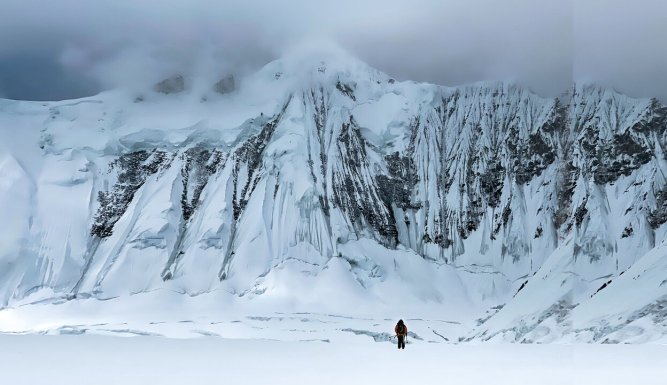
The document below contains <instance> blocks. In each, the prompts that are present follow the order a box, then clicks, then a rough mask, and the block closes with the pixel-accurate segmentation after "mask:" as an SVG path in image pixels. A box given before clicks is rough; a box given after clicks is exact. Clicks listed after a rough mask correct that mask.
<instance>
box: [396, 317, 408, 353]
mask: <svg viewBox="0 0 667 385" xmlns="http://www.w3.org/2000/svg"><path fill="white" fill-rule="evenodd" d="M394 331H395V332H396V336H397V337H398V348H399V349H405V337H406V336H407V335H408V327H407V326H406V325H405V323H403V320H402V319H400V320H398V323H397V324H396V326H395V327H394Z"/></svg>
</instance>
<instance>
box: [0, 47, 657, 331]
mask: <svg viewBox="0 0 667 385" xmlns="http://www.w3.org/2000/svg"><path fill="white" fill-rule="evenodd" d="M230 79H232V80H230ZM218 80H219V79H208V80H207V79H203V80H202V79H190V78H188V77H183V76H175V77H173V78H171V79H168V80H167V81H165V82H161V83H159V84H158V85H157V86H156V88H155V89H153V90H145V91H144V92H136V91H132V92H129V91H123V90H113V91H107V92H104V93H101V94H99V95H97V96H94V97H89V98H83V99H80V100H71V101H62V102H44V103H37V102H19V101H10V100H0V137H1V138H2V139H3V140H2V141H0V142H1V143H0V181H1V182H0V221H2V228H3V229H6V230H5V231H3V232H2V234H0V305H1V306H3V307H5V308H6V309H5V310H0V315H2V314H3V313H4V314H5V317H4V318H3V317H1V316H0V321H1V322H0V330H2V331H26V330H32V331H37V330H43V329H39V328H37V329H35V328H34V327H32V326H31V327H26V328H24V329H20V328H19V329H17V328H14V327H13V326H12V324H9V323H5V321H2V320H3V319H5V320H6V319H8V318H13V319H15V318H16V317H19V318H21V317H24V318H25V317H29V315H30V314H40V313H41V312H40V311H33V310H30V308H31V307H32V306H48V304H50V303H62V302H63V301H65V302H67V301H70V302H72V303H73V305H72V306H71V307H70V309H71V311H72V312H73V313H72V314H73V316H74V317H76V315H77V314H79V313H78V312H79V311H81V309H82V308H86V306H87V305H85V304H83V302H82V301H86V300H88V299H91V300H93V301H96V302H98V303H99V304H104V303H105V302H106V301H108V300H112V299H118V300H120V301H121V302H123V301H130V298H131V297H133V296H136V295H140V297H142V298H151V297H149V296H147V294H149V293H154V292H163V293H166V294H165V295H164V298H169V301H173V302H179V301H186V302H188V301H195V302H196V300H195V299H196V298H198V297H201V296H203V297H206V298H209V297H210V296H211V295H213V296H214V297H215V298H216V299H215V301H212V302H207V301H204V302H206V303H207V306H218V304H219V306H225V305H229V306H231V307H243V306H246V305H247V306H250V305H248V304H255V305H252V306H258V304H261V306H269V307H270V308H271V309H274V310H279V307H280V306H284V307H286V308H289V309H291V310H293V311H312V310H313V309H318V310H323V309H326V310H327V311H330V312H332V313H336V314H358V313H363V312H369V313H370V312H377V314H381V315H382V316H384V315H387V316H389V315H392V316H393V311H394V309H395V307H396V304H397V303H400V304H401V309H402V311H404V312H406V313H407V312H411V313H413V314H418V315H425V316H428V317H430V318H440V319H451V320H454V321H456V322H459V323H461V324H462V325H466V330H465V331H457V332H456V333H457V337H458V338H457V339H461V340H470V339H481V340H503V341H524V342H550V341H570V340H576V341H610V342H622V341H626V342H644V341H657V340H660V339H661V338H663V336H664V334H665V330H666V325H667V318H666V314H665V306H666V305H665V300H666V298H667V297H666V296H667V284H664V282H662V280H661V279H660V277H662V276H667V270H666V268H667V266H666V265H665V264H664V263H663V262H661V261H663V260H665V248H664V246H661V245H662V244H663V243H664V241H665V231H666V230H665V229H667V227H666V226H665V225H664V223H665V222H667V184H666V179H665V171H666V170H667V158H666V153H665V146H666V145H667V108H666V107H664V106H662V105H660V103H658V102H657V101H656V100H639V99H632V98H628V97H626V96H623V95H620V94H618V93H616V92H614V91H612V90H606V89H602V88H600V87H597V86H594V85H574V86H573V87H572V89H571V90H570V91H569V92H568V93H567V94H565V95H563V96H561V97H559V98H555V99H547V98H542V97H539V96H537V95H535V94H533V93H531V92H530V91H529V90H526V89H524V88H522V87H520V86H517V85H513V84H506V83H500V82H496V83H493V82H490V83H489V82H487V83H477V84H472V85H468V86H463V87H457V88H448V87H441V86H436V85H431V84H423V83H414V82H398V81H396V80H394V79H392V78H390V77H389V76H387V75H386V74H383V73H381V72H379V71H377V70H374V69H372V68H370V67H368V66H367V65H366V64H364V63H362V62H360V61H358V60H356V59H355V58H352V57H350V56H349V55H347V54H345V53H342V52H299V53H296V54H292V55H290V56H287V57H284V58H282V59H279V60H276V61H274V62H271V63H269V64H267V65H266V66H265V67H264V68H262V69H261V70H259V71H258V72H257V73H254V74H251V75H248V76H245V77H243V78H238V79H236V78H233V77H229V74H225V75H224V77H223V78H222V80H220V81H218ZM207 82H208V84H210V88H206V87H203V86H202V84H207ZM648 271H650V272H652V273H651V274H649V273H647V272H648ZM628 277H630V278H628ZM609 281H611V282H609ZM658 281H660V282H658ZM603 286H604V287H603ZM169 293H179V294H178V297H177V298H178V299H174V298H173V297H172V296H171V294H169ZM618 296H621V298H623V299H622V301H620V302H618V301H617V297H618ZM169 301H166V302H161V301H158V304H159V306H149V307H150V308H152V309H153V310H154V311H155V312H158V313H159V312H160V311H161V310H160V306H166V307H170V306H172V304H171V303H172V302H169ZM218 301H219V302H218ZM130 302H132V301H130ZM139 302H140V303H144V304H150V301H139ZM240 303H242V304H240ZM29 304H32V305H30V306H27V305H29ZM612 304H613V305H612ZM619 304H622V306H621V307H620V308H618V306H619ZM176 305H177V304H176ZM176 305H173V306H175V307H177V308H178V307H179V306H176ZM197 306H199V305H197ZM610 306H612V307H614V308H615V310H611V309H610ZM360 309H365V310H360ZM291 310H290V311H291ZM184 311H185V310H184ZM8 314H11V317H9V316H8ZM619 317H620V318H619ZM22 322H23V323H27V324H32V323H31V322H30V320H26V319H24V321H22ZM33 323H34V322H33ZM52 326H53V327H54V328H56V329H57V327H61V326H66V324H61V325H59V326H55V325H52Z"/></svg>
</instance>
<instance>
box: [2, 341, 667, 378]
mask: <svg viewBox="0 0 667 385" xmlns="http://www.w3.org/2000/svg"><path fill="white" fill-rule="evenodd" d="M666 375H667V346H665V345H561V344H549V345H534V344H530V345H526V344H512V345H509V344H464V345H456V344H429V343H424V342H414V343H410V344H408V346H407V348H406V349H405V350H401V351H399V350H397V349H396V348H395V347H394V345H393V344H390V343H389V342H382V343H375V342H373V340H372V339H370V338H368V337H363V336H359V337H356V338H354V339H351V340H350V341H347V342H345V343H326V342H295V341H291V342H290V341H272V340H240V339H223V338H216V337H202V338H197V339H173V338H163V337H128V338H122V337H109V336H95V335H77V336H71V335H70V336H40V335H0V383H2V384H14V385H34V384H52V385H61V384H62V385H71V384H79V383H91V384H97V385H116V384H125V385H134V384H142V385H143V384H148V383H152V384H161V385H171V384H214V383H227V384H274V385H280V384H322V385H324V384H341V383H346V384H383V385H390V384H452V385H482V384H485V385H491V384H493V385H506V384H507V385H509V384H512V385H533V384H534V385H567V384H577V385H579V384H581V385H598V384H600V385H603V384H604V385H625V384H638V385H663V384H664V383H665V378H666Z"/></svg>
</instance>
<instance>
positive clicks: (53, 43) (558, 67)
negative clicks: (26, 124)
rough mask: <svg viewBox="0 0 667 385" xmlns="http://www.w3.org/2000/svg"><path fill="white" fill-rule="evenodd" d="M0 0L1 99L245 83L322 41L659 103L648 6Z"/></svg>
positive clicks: (556, 1) (659, 57) (384, 56)
mask: <svg viewBox="0 0 667 385" xmlns="http://www.w3.org/2000/svg"><path fill="white" fill-rule="evenodd" d="M4 3H5V4H3V8H4V9H3V12H2V13H0V93H2V94H4V95H5V96H8V97H12V98H21V99H54V98H56V99H57V98H71V97H77V96H82V95H86V94H90V93H94V92H97V91H99V90H102V89H105V88H110V87H117V86H122V85H124V84H137V82H149V81H154V80H156V79H158V78H160V77H164V76H167V75H168V74H170V73H173V72H188V73H192V74H208V73H219V72H229V71H232V72H247V71H252V70H254V69H256V68H258V67H260V66H261V65H263V64H265V63H266V62H268V61H270V60H272V59H274V58H276V57H279V56H281V55H282V54H283V52H285V50H288V49H289V48H290V47H292V46H294V45H296V44H299V43H300V42H302V41H303V40H311V41H312V40H316V39H318V38H323V39H326V40H335V41H337V42H338V43H339V44H340V45H341V46H343V47H344V48H345V49H347V50H349V51H351V52H352V53H353V54H355V55H357V56H358V57H359V58H360V59H362V60H364V61H366V62H368V63H369V64H370V65H372V66H374V67H376V68H378V69H379V70H382V71H384V72H386V73H388V74H390V75H392V76H395V77H397V78H399V79H413V80H418V81H427V82H432V83H438V84H444V85H458V84H465V83H470V82H474V81H478V80H509V81H515V82H518V83H521V84H524V85H526V86H528V87H530V88H531V89H533V90H534V91H536V92H538V93H540V94H542V95H546V96H552V95H557V94H558V93H560V92H562V91H563V90H564V89H565V88H567V87H568V86H569V84H571V83H572V82H573V81H575V80H585V81H597V82H601V83H603V84H605V85H609V86H613V87H616V88H618V89H619V90H621V91H624V92H628V93H629V94H631V95H633V96H659V97H661V98H663V100H667V78H666V77H665V75H664V71H663V69H664V68H666V67H667V53H665V50H663V49H659V47H661V44H662V42H664V41H665V38H666V37H667V36H665V31H666V30H667V28H666V27H665V25H667V22H666V20H665V17H666V16H667V6H666V5H664V3H663V2H661V1H659V0H637V1H630V0H611V1H606V0H605V1H603V0H565V1H563V0H541V1H534V0H506V1H496V0H471V1H465V2H464V1H458V0H445V1H431V0H424V1H405V0H384V1H379V0H369V1H364V2H359V1H351V0H341V1H337V2H319V1H318V2H315V1H305V0H295V1H282V2H276V1H270V0H249V1H246V2H237V1H212V0H190V1H186V0H170V1H157V0H144V1H132V0H116V1H96V2H83V1H76V0H61V1H58V2H53V1H49V0H8V1H6V2H4ZM37 74H41V75H37Z"/></svg>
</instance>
